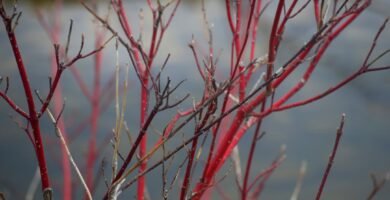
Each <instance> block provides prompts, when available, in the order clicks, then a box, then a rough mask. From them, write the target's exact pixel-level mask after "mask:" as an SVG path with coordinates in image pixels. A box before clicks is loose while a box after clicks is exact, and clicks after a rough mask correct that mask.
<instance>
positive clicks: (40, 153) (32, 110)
mask: <svg viewBox="0 0 390 200" xmlns="http://www.w3.org/2000/svg"><path fill="white" fill-rule="evenodd" d="M14 14H16V13H14ZM0 15H1V17H2V19H3V22H4V26H5V28H6V31H7V35H8V39H9V42H10V44H11V47H12V52H13V54H14V57H15V61H16V64H17V67H18V70H19V75H20V78H21V80H22V85H23V90H24V94H25V97H26V101H27V105H28V111H29V113H28V115H29V118H28V120H29V122H30V125H31V128H32V134H33V136H34V144H33V145H34V149H35V154H36V156H37V159H38V165H39V170H40V173H41V181H42V191H43V195H44V197H45V198H48V197H49V198H51V196H52V194H51V188H50V181H49V175H48V171H47V165H46V158H45V153H44V147H43V142H42V136H41V129H40V125H39V118H38V113H37V111H36V107H35V103H34V96H33V93H32V90H31V85H30V81H29V78H28V75H27V71H26V68H25V65H24V62H23V57H22V55H21V53H20V50H19V46H18V42H17V39H16V36H15V33H14V27H13V17H10V16H8V15H7V13H6V11H5V9H4V7H3V2H2V1H0Z"/></svg>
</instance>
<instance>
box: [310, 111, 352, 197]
mask: <svg viewBox="0 0 390 200" xmlns="http://www.w3.org/2000/svg"><path fill="white" fill-rule="evenodd" d="M344 119H345V114H343V115H342V117H341V121H340V126H339V128H338V129H337V134H336V140H335V143H334V146H333V150H332V153H331V155H330V156H329V161H328V165H327V166H326V170H325V172H324V175H323V176H322V180H321V184H320V186H319V188H318V191H317V196H316V200H320V198H321V194H322V191H323V190H324V187H325V183H326V180H327V179H328V176H329V172H330V170H331V168H332V165H333V162H334V158H335V157H336V152H337V147H338V146H339V143H340V139H341V136H342V135H343V127H344Z"/></svg>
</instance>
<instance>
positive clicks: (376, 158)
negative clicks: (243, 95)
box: [0, 0, 390, 199]
mask: <svg viewBox="0 0 390 200" xmlns="http://www.w3.org/2000/svg"><path fill="white" fill-rule="evenodd" d="M206 2H207V14H208V17H209V21H210V22H211V23H212V24H213V29H212V30H213V34H214V44H215V46H214V47H215V49H218V50H222V54H221V59H220V63H219V67H220V68H219V70H220V71H219V72H218V73H219V77H220V78H221V80H223V79H224V76H225V74H226V73H227V70H228V67H227V66H228V63H229V55H230V50H229V43H230V42H228V41H230V38H231V34H230V31H229V29H228V26H227V22H226V14H225V11H224V8H225V7H224V2H223V1H211V0H209V1H206ZM18 7H19V9H20V10H22V11H23V14H22V17H21V19H20V24H19V25H18V26H17V29H16V33H17V36H18V39H19V45H20V48H21V51H22V53H23V57H24V61H25V63H26V66H27V69H28V72H29V75H30V81H31V84H32V85H33V88H35V89H38V90H40V91H41V93H45V92H46V91H47V89H48V83H49V80H48V76H49V75H50V53H51V52H52V50H53V46H52V44H51V42H50V40H49V38H48V36H47V34H46V33H45V32H44V31H43V29H42V28H41V26H40V25H39V23H38V21H37V18H36V13H35V11H36V9H41V10H42V11H43V12H44V13H46V14H47V16H49V18H50V9H53V7H52V6H51V5H50V1H19V5H18ZM274 7H275V2H273V3H271V5H270V7H269V9H267V11H266V12H265V13H264V16H263V17H262V20H261V21H260V28H259V32H258V34H259V39H258V42H257V49H258V51H257V54H258V55H263V54H264V53H266V51H267V46H268V42H267V40H268V37H269V33H270V26H271V25H270V24H271V23H272V18H273V11H274ZM389 7H390V3H389V2H388V1H386V0H377V1H374V2H373V5H372V6H371V7H370V8H369V9H368V10H367V11H366V12H365V13H364V14H362V16H360V17H359V18H358V20H357V21H356V22H355V23H353V24H352V25H351V26H350V27H349V28H348V29H347V30H346V32H344V33H343V34H342V35H341V36H340V37H339V38H337V40H336V41H335V42H334V44H333V45H332V46H331V47H330V49H329V50H328V51H327V54H326V56H325V57H324V58H323V60H322V61H321V62H320V66H319V68H318V70H317V71H316V72H315V73H314V74H313V76H312V78H311V80H310V81H309V83H308V84H307V86H306V88H305V89H303V90H302V91H301V92H300V93H298V95H296V97H294V100H298V99H304V98H305V97H306V98H307V97H310V96H312V95H313V94H318V93H319V92H321V91H323V90H325V89H327V88H329V87H330V86H332V85H334V84H335V83H337V82H339V81H341V80H343V79H344V78H345V77H346V76H348V75H349V74H351V73H353V72H354V71H355V70H356V69H357V68H358V67H359V66H360V64H361V63H362V61H363V59H364V57H365V55H366V53H367V51H368V48H369V45H370V44H371V41H372V38H373V37H374V35H375V33H376V31H377V28H378V27H379V26H380V25H381V23H382V22H383V20H384V18H386V17H387V16H388V12H387V8H389ZM106 8H107V5H106V3H105V2H102V3H101V4H99V10H101V12H102V13H105V12H106ZM140 9H144V14H145V30H144V32H143V37H144V38H149V36H150V17H151V16H150V13H149V12H148V11H149V10H148V8H147V6H146V4H145V3H144V2H143V1H129V2H128V3H127V4H126V10H127V11H128V14H129V18H130V19H131V22H132V23H133V24H134V27H135V32H136V33H139V32H138V31H139V26H138V24H139V19H138V13H139V10H140ZM310 9H311V8H310ZM56 14H59V15H61V27H62V29H63V30H62V31H61V32H62V35H61V37H62V40H61V41H62V42H63V43H64V42H65V37H66V34H65V33H66V32H67V28H68V24H69V20H70V19H73V20H74V22H75V23H74V27H73V30H74V32H73V40H72V43H71V47H72V49H71V53H75V52H76V50H77V48H78V44H79V41H80V37H79V36H80V35H81V34H82V33H84V35H85V38H86V49H87V50H88V49H92V48H93V42H94V27H95V24H94V20H93V18H92V16H91V15H90V14H89V13H88V12H87V11H86V10H85V9H84V8H83V7H82V6H81V5H80V4H79V3H77V2H74V1H65V4H64V6H63V9H62V10H61V12H60V13H56ZM111 18H112V23H113V24H114V26H116V27H118V24H117V22H116V17H115V16H114V15H113V16H112V17H111ZM314 31H315V26H314V21H313V18H312V13H311V12H310V11H307V12H305V13H303V14H302V16H299V17H298V18H297V19H296V20H295V22H293V23H291V24H289V25H288V27H287V30H286V35H285V37H284V38H283V39H284V41H283V43H282V46H281V49H282V51H281V54H280V56H279V57H278V60H277V63H279V64H282V63H284V62H285V61H286V60H287V59H288V58H289V57H290V56H291V55H292V54H293V53H294V52H295V51H296V50H297V49H298V48H299V47H300V46H302V45H303V43H304V42H305V41H307V40H308V39H309V38H310V36H311V35H312V34H313V32H314ZM107 35H109V34H107ZM192 35H194V36H195V38H196V40H197V42H198V43H199V44H200V45H201V46H202V45H203V46H206V45H207V42H206V39H205V32H204V26H203V22H202V12H201V6H200V1H184V2H183V3H182V4H181V6H180V7H179V9H178V12H177V14H176V17H175V19H174V20H173V22H172V25H171V27H170V28H169V30H168V31H167V34H166V37H165V39H164V41H163V43H162V47H161V50H160V54H159V56H158V58H157V61H156V63H157V64H156V65H159V64H160V65H161V64H162V62H163V60H164V59H165V56H166V55H167V54H168V53H170V54H171V59H170V61H169V64H168V67H167V69H166V71H165V72H164V76H170V77H171V79H172V80H173V82H176V83H177V82H179V81H181V80H183V79H185V80H186V81H185V83H184V84H183V86H182V87H181V88H180V90H179V91H178V93H177V96H179V97H180V96H181V95H184V94H186V93H190V94H191V95H192V96H193V98H199V97H200V95H201V91H202V87H203V85H202V82H201V77H200V76H199V75H198V73H197V70H196V66H195V63H194V59H193V57H192V52H191V51H190V49H189V48H188V43H189V42H190V40H191V38H192ZM389 47H390V29H389V28H387V29H386V30H385V31H384V33H383V36H382V38H381V39H380V41H379V43H378V48H377V50H376V51H375V52H376V53H378V52H381V51H383V50H384V49H388V48H389ZM114 52H115V49H114V45H113V43H111V44H110V45H108V46H107V48H106V49H105V50H104V58H103V60H104V61H103V62H104V64H103V72H104V75H103V78H102V79H103V82H107V81H108V80H109V79H110V77H111V76H112V73H113V71H114V67H115V55H114ZM92 61H93V60H92V59H91V58H88V59H84V60H82V61H80V62H78V63H77V67H78V69H79V70H80V72H81V74H82V77H83V79H84V80H85V81H86V82H87V83H88V84H89V86H90V85H91V84H92V71H91V70H92V67H93V62H92ZM120 63H121V65H126V64H128V63H129V60H128V57H127V55H126V53H125V51H123V49H122V50H121V51H120ZM389 63H390V57H389V56H385V57H384V58H383V59H382V60H381V61H380V62H378V66H383V65H385V64H387V65H388V64H389ZM130 73H131V74H132V75H130V77H129V81H130V82H129V84H130V86H129V92H128V96H129V97H128V99H129V102H128V111H127V112H126V121H127V123H128V124H129V127H130V130H134V131H133V132H137V130H138V128H139V127H138V124H139V119H138V115H137V114H138V107H139V106H138V105H139V102H138V101H139V100H138V94H139V83H138V81H137V79H136V76H135V75H134V71H132V70H130ZM0 75H1V76H3V77H5V76H9V77H10V88H9V95H10V96H11V97H12V98H14V99H15V101H16V102H17V103H18V104H19V105H22V106H25V99H24V97H23V92H22V89H21V84H20V79H19V77H18V73H17V70H16V65H15V61H14V59H13V55H12V52H11V50H10V46H9V42H8V40H7V37H6V34H5V29H4V27H3V26H1V27H0ZM290 79H291V82H289V83H290V84H293V83H295V81H296V80H298V79H299V77H298V76H292V77H291V78H290ZM62 86H63V89H64V97H65V98H66V108H65V112H64V118H65V120H66V122H67V123H68V131H69V133H70V134H72V131H75V130H74V129H75V128H74V126H75V125H77V124H78V122H80V121H82V120H83V119H85V118H86V117H87V116H88V115H89V112H90V107H89V104H88V102H87V101H86V99H85V98H84V97H83V95H82V93H81V91H80V89H79V87H78V86H77V84H76V83H75V81H74V78H73V77H72V75H71V74H70V72H65V75H64V77H63V80H62ZM288 88H289V85H288V84H285V85H283V86H282V87H281V89H280V90H278V91H277V95H281V94H283V92H284V91H286V90H287V89H288ZM107 92H108V91H107ZM190 105H191V100H189V102H186V103H185V104H184V105H183V106H181V107H180V108H179V109H181V108H183V109H184V108H187V106H190ZM342 113H346V115H347V118H346V125H345V129H344V136H343V138H342V140H341V144H340V147H339V151H338V154H337V156H336V159H335V163H334V166H333V169H332V172H331V174H330V176H329V179H328V182H327V185H326V187H325V190H324V194H323V197H324V198H323V199H365V198H366V197H367V195H368V194H369V192H370V191H371V188H372V182H371V180H370V176H369V174H370V173H374V174H376V175H377V176H378V177H380V178H383V177H384V176H385V175H386V173H389V172H390V157H389V155H388V154H389V151H390V124H389V119H390V71H381V72H377V73H369V74H366V75H364V76H362V77H360V78H358V79H357V80H354V81H353V82H351V83H350V84H349V85H347V86H346V87H344V88H342V89H340V90H339V91H337V92H335V93H334V94H332V95H330V96H328V97H326V98H323V99H321V100H319V101H317V102H315V103H312V104H310V105H307V106H304V107H300V108H296V109H293V110H289V111H286V112H280V113H275V114H272V115H271V116H270V117H269V118H267V120H266V121H265V123H264V131H266V132H267V134H266V135H265V137H264V138H263V139H262V140H261V141H260V142H259V144H258V148H257V150H256V157H255V159H254V166H253V168H252V173H253V174H256V172H260V171H261V170H262V169H264V168H266V167H267V166H268V165H269V164H270V163H271V162H272V160H273V159H274V158H275V157H276V155H277V154H278V151H279V149H280V146H281V145H286V147H287V158H286V160H285V161H284V163H283V164H282V165H281V166H280V167H279V168H278V169H277V170H276V171H275V173H274V174H273V175H272V177H271V178H270V180H269V181H268V182H267V185H266V188H265V190H264V193H263V194H262V196H261V197H263V199H289V198H290V196H291V194H292V192H293V190H294V187H295V184H296V179H297V176H298V171H299V167H300V165H301V163H302V161H306V162H307V164H308V166H307V167H308V169H307V173H306V175H305V177H304V181H303V185H302V191H301V195H300V196H301V199H313V198H314V196H315V194H316V191H317V188H318V185H319V183H320V180H321V177H322V174H323V170H324V169H325V166H326V163H327V159H328V155H329V153H330V150H331V147H332V145H333V141H334V138H335V133H336V128H337V126H338V123H339V119H340V116H341V114H342ZM172 114H173V112H171V113H167V114H166V115H164V116H160V117H159V118H158V119H159V120H157V121H155V122H154V124H153V126H154V127H156V128H157V129H159V128H160V129H161V127H162V125H163V124H164V123H165V122H166V121H167V120H168V119H169V118H167V116H172ZM15 117H17V116H16V114H15V112H13V111H12V110H11V109H10V108H9V107H8V105H7V104H6V103H4V101H3V100H1V101H0V191H1V192H4V193H5V194H6V195H7V196H8V197H9V199H23V198H24V195H25V193H26V190H27V188H28V185H29V183H30V181H31V179H32V177H33V175H34V172H35V170H36V165H37V163H36V158H35V155H34V153H33V147H32V145H31V144H30V143H29V140H28V139H27V137H26V135H25V133H24V132H23V131H22V130H21V129H20V128H19V127H18V126H17V125H16V124H15V123H14V119H13V118H15ZM114 120H115V112H114V107H113V106H110V107H109V108H108V109H107V111H105V113H104V114H103V115H102V118H101V120H100V131H99V139H98V140H99V142H102V141H104V139H105V138H107V134H110V130H111V129H112V128H113V127H114ZM44 121H45V123H44V124H42V125H43V132H44V135H45V136H44V137H45V142H46V144H47V145H46V150H47V152H48V153H47V157H48V160H49V163H48V164H49V171H50V174H51V177H52V182H53V186H54V189H55V197H56V198H57V199H58V198H60V195H61V194H60V191H59V188H60V185H61V179H62V178H61V173H60V165H59V158H60V157H59V146H58V144H59V143H58V141H57V138H56V137H55V134H54V127H53V125H52V124H51V123H50V121H49V120H48V119H47V118H46V119H44ZM189 130H191V129H189ZM88 131H89V130H88V128H87V129H86V130H85V131H83V132H82V134H80V136H78V137H77V139H76V140H74V141H73V142H72V143H71V144H70V148H71V151H72V153H73V154H74V156H75V157H76V161H77V162H78V163H81V164H80V167H81V169H83V168H84V165H83V163H84V161H85V156H86V152H87V145H86V144H87V141H88ZM191 133H192V132H190V131H189V132H188V133H185V132H183V133H182V134H183V135H186V134H187V135H189V134H191ZM249 133H250V132H249ZM251 138H252V135H251V134H247V135H246V136H244V138H243V139H242V141H241V142H240V144H239V147H240V152H241V156H242V158H243V160H246V155H247V152H248V148H249V145H248V144H249V143H250V141H251ZM180 141H181V138H179V139H178V141H176V143H175V142H172V145H175V144H176V145H177V144H179V143H180ZM151 144H152V143H151ZM125 149H126V148H125V147H123V151H125ZM102 152H103V153H102V154H101V157H100V158H99V159H100V160H101V159H102V158H103V157H105V158H107V159H108V160H109V158H110V155H111V154H110V153H109V152H110V147H109V146H107V145H106V146H105V149H102ZM179 155H180V154H179ZM183 155H184V154H183ZM154 160H158V157H155V158H152V160H151V162H153V161H154ZM98 165H99V164H97V167H96V171H97V170H98V168H99V166H98ZM157 171H158V172H153V173H151V174H150V175H148V176H147V177H148V180H149V182H148V189H149V192H150V195H151V197H152V199H159V197H160V190H159V189H160V182H158V184H155V183H156V181H155V180H156V178H155V177H156V176H157V177H159V176H160V174H159V173H160V172H159V171H160V170H157ZM74 181H75V182H78V181H77V179H76V178H74ZM234 184H235V183H234V179H233V175H232V174H231V175H230V176H228V177H227V178H226V179H225V180H224V181H223V182H222V183H221V185H222V186H223V188H225V192H226V193H227V194H228V195H229V196H230V197H232V198H233V199H235V197H238V196H236V194H237V191H236V190H235V189H234V188H235V185H234ZM81 191H82V190H81V189H80V190H79V191H78V193H79V194H80V195H77V196H78V197H81ZM104 191H105V190H104V186H103V184H100V187H99V189H98V190H97V191H96V196H101V194H102V193H103V192H104ZM132 191H133V188H132V189H130V190H129V192H128V193H129V194H128V195H130V197H133V195H132V194H131V192H132ZM38 194H39V193H38ZM171 195H172V196H171V197H172V198H174V197H176V194H175V193H174V192H173V194H171ZM37 198H39V197H38V196H37ZM216 198H217V196H216ZM389 198H390V189H389V186H388V185H385V187H384V188H383V190H382V191H380V192H379V194H378V196H377V199H389ZM76 199H79V198H76Z"/></svg>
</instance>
